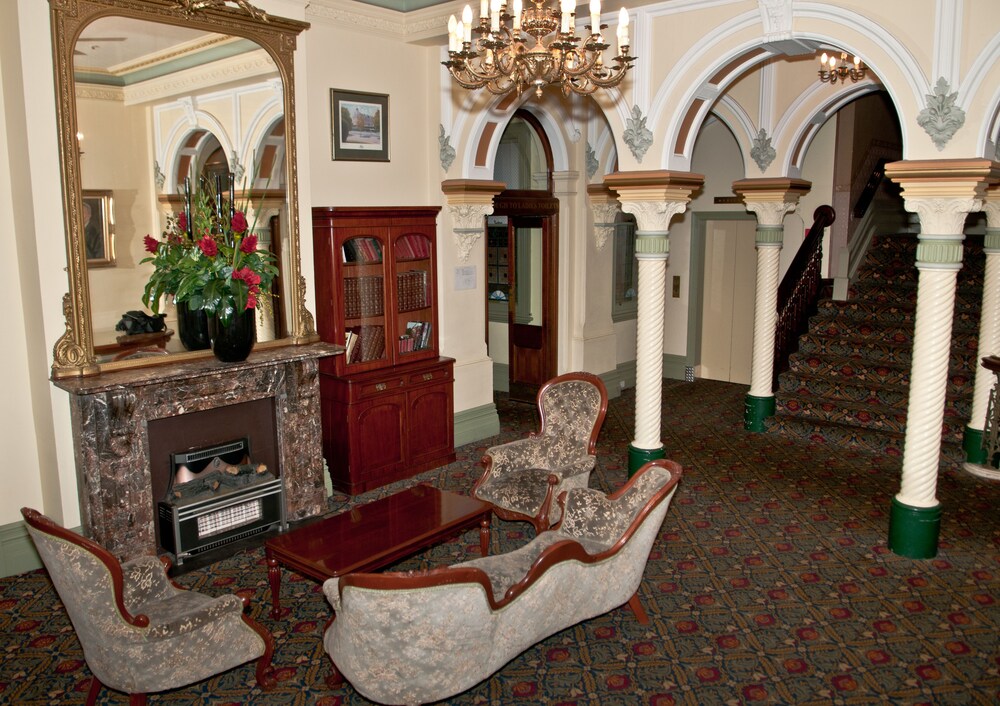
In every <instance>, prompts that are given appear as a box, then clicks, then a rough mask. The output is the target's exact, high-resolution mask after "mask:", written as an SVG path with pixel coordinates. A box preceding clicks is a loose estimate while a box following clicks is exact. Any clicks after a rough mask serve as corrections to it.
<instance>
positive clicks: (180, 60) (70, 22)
mask: <svg viewBox="0 0 1000 706" xmlns="http://www.w3.org/2000/svg"><path fill="white" fill-rule="evenodd" d="M50 16H51V22H52V36H53V52H54V59H55V62H54V64H55V87H56V99H57V100H56V106H57V120H58V128H59V145H60V158H61V173H62V185H63V212H64V222H65V230H66V245H67V250H66V252H67V272H68V277H69V292H68V294H67V295H66V296H65V297H64V299H63V311H64V315H65V317H66V331H65V333H64V334H63V335H62V336H61V337H60V338H59V340H58V341H57V342H56V344H55V347H54V349H53V364H52V378H53V379H60V378H67V377H73V376H81V375H93V374H98V373H100V372H102V371H108V370H114V369H117V368H122V367H132V366H139V365H142V366H149V365H166V364H171V363H174V362H183V361H187V360H190V359H192V358H197V357H203V356H207V355H210V353H209V352H206V351H197V352H195V351H192V352H186V351H173V352H171V353H170V355H162V356H155V357H139V358H136V359H132V360H121V361H115V362H107V361H104V360H100V359H98V357H97V355H96V353H95V348H102V349H103V348H104V346H97V345H95V344H96V343H99V341H97V340H96V337H95V330H99V331H101V333H102V335H108V334H107V332H108V331H110V326H109V323H108V322H107V321H105V319H106V318H108V316H107V315H108V312H107V311H104V310H103V309H102V303H105V302H107V301H109V300H115V298H116V297H117V298H118V302H116V305H118V306H122V307H124V309H138V308H140V307H141V303H139V298H138V297H139V293H140V292H132V286H131V284H132V280H134V279H136V278H138V277H140V276H141V275H142V274H143V273H142V272H140V271H139V270H138V268H137V267H136V266H135V263H137V262H138V260H139V259H141V257H142V255H141V252H140V253H139V254H138V256H133V257H131V261H132V262H131V264H132V265H133V267H132V271H131V272H129V271H128V266H129V264H130V255H129V252H128V247H129V246H128V243H129V242H131V243H133V244H134V243H141V241H142V239H143V236H145V235H146V234H148V233H152V234H153V235H156V234H157V233H158V232H159V230H160V229H161V226H162V224H163V219H164V218H165V217H166V216H167V215H168V214H169V213H170V212H171V210H175V209H176V206H177V201H178V198H179V196H178V184H179V183H181V182H182V181H183V176H184V175H185V174H184V173H182V172H187V171H191V172H193V171H194V170H199V171H200V170H202V169H208V168H209V165H208V164H201V163H199V159H200V157H196V156H192V155H193V149H192V148H191V144H193V140H187V139H186V138H185V137H184V134H183V133H182V132H178V133H177V134H175V135H174V136H173V137H174V139H176V140H181V141H182V142H183V147H184V149H181V148H180V147H178V148H177V149H175V150H173V151H171V152H170V154H168V155H166V156H164V155H161V154H160V153H161V152H163V151H164V150H163V146H162V144H159V145H157V144H153V145H150V146H149V147H148V148H147V147H146V146H145V145H142V146H141V148H135V149H134V150H133V151H132V152H131V153H130V154H138V153H141V152H147V153H148V154H146V155H144V156H143V157H142V159H148V160H149V161H148V162H147V163H146V164H148V169H145V170H144V169H142V168H139V167H135V165H133V167H135V168H134V169H132V170H131V173H134V174H136V175H137V176H135V177H133V180H134V181H131V182H126V183H125V184H122V182H121V180H120V174H122V173H124V172H128V171H129V170H127V169H124V168H123V165H122V164H120V163H119V162H118V161H117V160H119V159H121V158H120V157H115V156H114V155H108V154H106V153H104V152H102V150H101V149H96V150H95V149H94V146H95V143H94V141H93V140H91V141H89V143H88V144H87V151H86V160H88V162H87V165H86V167H87V168H86V169H84V164H83V156H82V155H83V151H82V150H81V139H85V138H86V135H83V136H82V137H81V135H80V131H81V110H83V104H81V103H79V102H78V101H79V100H80V99H81V94H80V91H81V90H82V89H81V86H83V84H80V85H78V80H82V78H81V75H80V74H78V73H77V71H78V70H79V67H78V65H77V63H76V61H75V60H76V59H77V57H78V56H79V55H81V54H82V53H85V52H90V51H91V49H93V50H95V51H94V53H99V52H100V51H101V47H99V46H97V45H98V44H100V43H101V42H117V44H115V45H114V46H117V47H123V46H124V45H125V44H127V43H128V42H127V41H126V40H125V39H124V38H122V37H119V36H114V37H112V36H110V35H108V36H105V35H104V34H101V30H102V28H109V27H115V28H120V27H127V26H128V23H129V22H132V23H133V24H135V23H136V22H138V23H140V24H144V25H148V27H147V29H149V30H151V31H150V32H149V33H147V34H146V35H142V36H144V41H150V36H151V35H160V34H163V35H166V34H175V33H177V32H178V30H180V29H181V28H183V30H185V31H187V30H193V31H194V32H195V33H201V34H202V35H205V36H211V37H215V38H216V39H215V40H213V41H209V42H204V41H202V42H191V44H198V45H199V46H206V45H211V46H213V47H219V46H220V45H221V46H226V45H227V44H228V46H230V47H236V49H230V50H229V54H228V55H229V56H232V54H233V53H234V52H235V51H237V50H241V49H240V47H241V46H242V47H244V49H242V50H244V51H251V52H253V51H256V52H257V54H256V55H253V54H246V55H245V56H257V57H259V59H258V60H256V64H257V65H259V64H261V63H266V64H267V65H268V66H270V67H271V68H270V71H271V74H272V77H273V78H270V79H268V78H267V77H266V75H265V73H263V72H264V69H262V70H261V71H262V73H261V75H260V76H258V83H259V84H261V85H263V86H266V87H268V88H269V90H271V91H272V93H271V94H270V95H271V98H270V100H271V101H272V105H273V108H272V109H271V112H270V113H269V114H268V115H267V120H269V121H270V122H269V123H268V125H269V127H268V128H267V129H265V128H264V127H259V132H260V133H261V135H262V136H259V140H260V142H259V147H260V149H258V147H256V146H255V145H257V144H258V143H253V144H249V146H247V145H243V144H241V143H242V142H244V141H246V142H248V143H249V141H248V140H244V139H243V137H244V136H243V135H235V136H232V139H229V136H226V137H224V138H223V140H222V146H223V147H225V148H226V149H225V150H216V152H217V153H218V154H222V155H223V156H222V160H223V162H224V161H225V160H226V159H227V158H228V159H229V160H230V163H231V164H235V165H237V166H239V167H240V168H242V167H243V166H247V167H248V169H247V171H248V172H251V173H250V178H249V180H248V181H247V186H246V187H245V191H244V194H243V196H245V197H246V198H248V199H253V200H254V201H255V203H256V204H258V205H259V209H260V212H261V213H265V214H268V213H275V214H280V216H279V215H275V217H274V219H273V221H274V225H273V226H272V229H271V230H272V233H273V234H274V235H275V243H274V246H275V248H276V250H277V252H278V254H279V256H280V268H281V273H280V287H279V289H278V291H277V292H276V294H277V295H278V299H279V301H280V304H279V303H276V304H275V306H276V307H278V306H280V307H281V310H280V311H277V310H276V311H275V312H274V321H275V322H277V323H280V327H278V326H276V328H277V330H276V331H275V334H274V340H273V341H268V342H265V343H261V344H259V345H260V346H261V347H267V346H271V345H282V344H296V345H298V344H305V343H312V342H314V341H317V340H318V336H317V335H316V331H315V324H314V321H313V317H312V314H311V313H310V312H309V311H308V310H307V309H306V305H305V279H304V278H303V276H302V273H301V263H300V254H299V218H298V178H297V173H296V162H295V154H296V148H295V101H294V74H293V55H294V51H295V46H296V39H297V37H298V35H299V34H300V33H301V32H302V31H303V30H305V29H306V28H308V26H309V25H308V24H306V23H304V22H299V21H296V20H289V19H285V18H280V17H274V16H268V15H265V14H264V13H263V12H262V11H260V10H258V9H257V8H255V7H253V6H252V5H250V4H249V3H248V2H245V1H244V0H239V1H238V2H237V1H236V0H228V2H223V1H222V0H50ZM156 25H159V26H161V27H162V28H163V31H162V32H160V31H158V30H157V29H156ZM95 32H96V33H97V34H95ZM112 34H115V35H117V34H122V35H125V34H126V33H125V32H121V33H119V32H112ZM97 35H100V36H97ZM92 37H95V38H92ZM133 39H135V38H133ZM162 39H163V38H162V37H157V40H162ZM241 42H242V43H243V45H240V43H241ZM245 45H250V46H249V48H245ZM215 51H216V54H215V56H216V57H218V56H220V53H219V50H218V49H217V48H216V49H215ZM140 54H141V55H142V56H141V59H137V60H134V61H133V62H132V64H133V65H138V67H139V69H138V70H135V71H133V74H132V77H130V78H129V79H128V80H132V78H134V77H135V76H139V77H140V79H141V78H142V77H143V76H144V75H145V76H146V77H148V76H150V75H152V76H157V77H159V81H160V83H159V84H155V81H153V80H147V81H146V82H145V83H146V85H149V84H153V85H157V86H162V85H165V84H167V83H169V84H170V85H171V86H172V87H173V86H175V85H180V84H183V81H182V80H179V79H178V80H175V79H174V76H181V75H183V74H180V73H178V74H174V75H173V76H166V77H165V76H164V75H163V71H162V66H163V65H164V64H166V63H170V62H171V61H172V62H173V63H176V64H180V65H181V66H182V67H184V68H186V69H187V70H188V71H191V70H194V69H195V68H198V67H192V61H191V59H190V57H189V56H187V55H183V52H182V51H181V50H174V49H173V48H171V49H170V51H169V52H165V51H163V49H162V47H152V46H150V47H149V50H148V51H146V52H136V53H135V55H134V56H133V57H132V58H133V59H136V57H138V56H139V55H140ZM222 54H225V52H222ZM165 55H166V56H167V57H168V58H167V59H166V60H165V59H164V56H165ZM185 61H186V62H187V63H186V64H185ZM115 68H117V67H115ZM202 68H203V67H202ZM158 71H159V73H158ZM109 75H110V73H109ZM239 76H240V77H242V76H244V74H243V73H239ZM116 80H120V77H117V78H116ZM98 83H99V81H98ZM142 85H143V84H142V83H141V82H140V83H133V84H131V85H124V87H122V84H121V83H119V84H118V87H116V86H115V85H106V86H98V89H100V90H103V89H108V91H112V92H113V91H118V92H119V94H121V93H125V94H126V95H129V91H132V92H133V95H134V92H136V91H137V90H138V91H139V95H141V96H142V98H140V99H136V100H133V99H132V98H128V99H126V100H125V102H124V103H123V102H122V100H119V104H120V105H124V106H125V108H126V109H129V108H130V107H131V106H133V105H134V106H138V108H136V110H139V111H145V112H146V113H149V114H152V115H154V116H155V115H156V114H157V111H156V108H155V106H153V104H152V103H150V102H149V101H148V100H147V97H148V95H150V92H149V90H147V89H143V88H139V89H137V88H136V86H142ZM84 88H87V90H90V91H91V93H92V94H93V92H94V88H93V86H90V87H89V88H88V87H86V86H84ZM230 88H231V86H230ZM143 91H145V92H143ZM98 92H99V91H98ZM202 95H205V94H204V93H203V94H202ZM257 95H264V96H265V98H266V95H267V94H266V92H258V94H257ZM170 99H171V100H173V101H174V102H175V103H178V104H180V105H182V106H183V105H188V106H195V108H189V109H188V110H189V113H188V117H189V122H190V126H189V127H188V128H186V129H188V131H189V132H190V134H191V135H194V136H196V137H198V139H200V140H201V143H200V146H201V147H202V148H204V145H205V144H208V140H207V139H205V136H206V135H208V134H209V133H210V132H211V130H207V129H206V128H205V125H204V124H202V123H200V122H199V119H201V120H202V121H204V118H200V117H199V116H201V114H202V111H200V110H197V109H196V107H197V105H198V101H199V100H202V96H190V95H189V96H186V97H185V96H183V95H181V96H177V95H174V94H172V95H171V96H170ZM130 101H131V102H130ZM146 108H151V109H150V110H146ZM87 110H88V111H90V112H91V113H92V112H93V101H91V104H90V105H88V107H87ZM261 114H263V113H261ZM147 120H148V118H147ZM154 121H155V118H154ZM157 127H158V126H155V125H143V126H141V127H140V128H138V129H136V130H134V132H137V133H147V132H148V133H150V134H153V136H154V137H153V140H154V143H155V142H156V140H159V139H160V135H159V134H156V128H157ZM100 129H103V130H104V132H105V133H107V132H108V130H107V129H106V126H103V125H102V126H101V128H100ZM100 129H99V130H98V131H100ZM265 133H266V135H265ZM209 137H211V135H209ZM282 138H283V140H282ZM213 139H214V138H213ZM266 141H269V142H267V144H265V142H266ZM185 150H186V152H185ZM238 150H242V152H240V153H239V154H238ZM119 151H120V152H121V151H124V152H127V150H119ZM202 151H203V152H204V149H203V150H202ZM265 154H267V155H269V157H268V158H267V159H262V158H261V157H262V155H265ZM154 158H155V159H157V160H161V159H166V161H167V163H163V162H162V161H153V160H154ZM101 160H107V161H105V162H104V164H103V165H102V164H101ZM268 160H270V161H269V162H268ZM135 161H136V162H138V161H139V158H138V157H136V159H135ZM108 162H110V164H108ZM261 162H265V164H263V165H261V164H260V163H261ZM102 170H103V171H102ZM258 170H259V171H258ZM109 171H110V172H113V173H115V174H116V178H119V181H118V182H116V184H115V185H114V187H113V188H114V189H115V190H116V193H121V194H122V197H121V198H118V199H117V200H116V204H121V206H120V208H121V209H122V212H123V213H122V217H121V218H119V219H118V221H119V223H118V226H119V227H118V228H117V229H116V239H120V240H118V242H119V243H122V244H123V247H122V248H121V249H120V250H119V253H118V254H119V256H120V257H119V263H118V264H119V267H117V268H112V269H111V270H109V269H104V270H100V271H90V270H88V266H87V256H86V242H85V238H84V237H83V232H84V231H83V229H84V218H83V189H84V188H95V187H94V184H93V183H88V181H90V182H92V181H93V179H94V174H95V173H98V174H101V173H105V174H106V173H108V172H109ZM144 172H145V173H144ZM153 174H155V178H153V177H152V176H151V175H153ZM167 176H169V178H168V179H166V178H165V177H167ZM154 182H155V186H154V185H153V184H154ZM102 188H103V187H102ZM116 208H119V206H118V205H116ZM130 225H131V228H129V226H130ZM133 231H134V232H133ZM133 249H135V248H134V246H133ZM139 250H141V245H140V246H139ZM147 278H148V276H147ZM122 282H128V284H129V286H128V287H124V285H123V284H122ZM95 287H96V289H95ZM123 287H124V288H123ZM133 294H135V296H133ZM98 295H99V296H98ZM95 296H96V299H95V298H94V297H95ZM133 302H134V303H133ZM124 309H123V311H124ZM116 314H117V316H120V312H117V311H116Z"/></svg>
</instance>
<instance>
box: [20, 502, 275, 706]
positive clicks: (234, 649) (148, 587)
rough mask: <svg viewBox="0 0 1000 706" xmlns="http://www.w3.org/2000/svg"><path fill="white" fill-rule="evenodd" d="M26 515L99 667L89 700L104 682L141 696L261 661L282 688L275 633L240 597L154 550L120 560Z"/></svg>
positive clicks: (268, 680) (261, 669) (261, 678)
mask: <svg viewBox="0 0 1000 706" xmlns="http://www.w3.org/2000/svg"><path fill="white" fill-rule="evenodd" d="M21 514H22V515H23V517H24V520H25V523H26V524H27V528H28V532H29V534H30V535H31V539H32V540H33V541H34V543H35V547H36V548H37V549H38V554H39V555H40V556H41V558H42V562H43V563H44V564H45V568H46V570H47V571H48V574H49V577H50V578H51V579H52V583H53V585H54V586H55V589H56V592H57V593H58V594H59V599H60V600H61V601H62V603H63V605H64V606H65V607H66V612H67V613H69V617H70V620H71V621H72V623H73V628H74V629H75V630H76V634H77V637H78V638H79V640H80V644H81V646H82V647H83V655H84V658H85V659H86V661H87V666H88V667H89V668H90V671H91V672H92V673H93V675H94V679H93V680H92V682H91V687H90V693H89V694H88V698H87V703H88V704H93V703H94V702H95V701H96V698H97V694H98V692H99V691H100V688H101V685H102V684H104V685H107V686H108V687H110V688H112V689H116V690H118V691H124V692H126V693H128V694H130V695H131V698H130V703H131V704H143V703H145V694H146V693H147V692H157V691H165V690H167V689H175V688H177V687H181V686H185V685H187V684H193V683H194V682H197V681H201V680H202V679H205V678H207V677H210V676H212V675H214V674H218V673H220V672H224V671H226V670H228V669H231V668H233V667H236V666H238V665H240V664H243V663H244V662H249V661H250V660H254V659H257V660H258V662H257V683H258V684H259V685H260V686H261V687H262V688H263V689H265V690H267V689H269V688H271V687H273V686H274V684H275V679H274V676H273V670H272V669H271V655H272V653H273V641H272V639H271V636H270V634H269V633H268V632H267V630H265V629H264V628H263V627H262V626H261V625H259V624H258V623H256V622H255V621H253V620H251V619H250V618H248V617H246V616H245V615H243V610H244V608H245V607H246V606H245V605H244V603H243V601H242V600H241V599H240V598H239V597H238V596H235V595H225V596H219V597H217V598H212V597H211V596H206V595H204V594H202V593H197V592H195V591H186V590H184V589H182V588H180V587H178V586H176V585H175V584H174V583H173V582H172V581H170V579H169V578H167V574H166V565H165V564H164V563H163V562H161V561H160V560H159V559H157V558H156V557H152V556H146V557H139V558H137V559H133V560H132V561H129V562H126V563H125V564H121V563H119V562H118V560H117V559H115V558H114V557H113V556H112V555H111V554H110V553H109V552H108V551H106V550H105V549H104V548H103V547H101V546H99V545H98V544H95V543H94V542H92V541H91V540H89V539H86V538H85V537H81V536H79V535H77V534H76V533H74V532H70V531H69V530H67V529H65V528H63V527H60V526H59V525H57V524H56V523H54V522H52V520H50V519H49V518H47V517H45V516H44V515H41V514H40V513H38V512H37V511H35V510H32V509H30V508H22V510H21Z"/></svg>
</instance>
